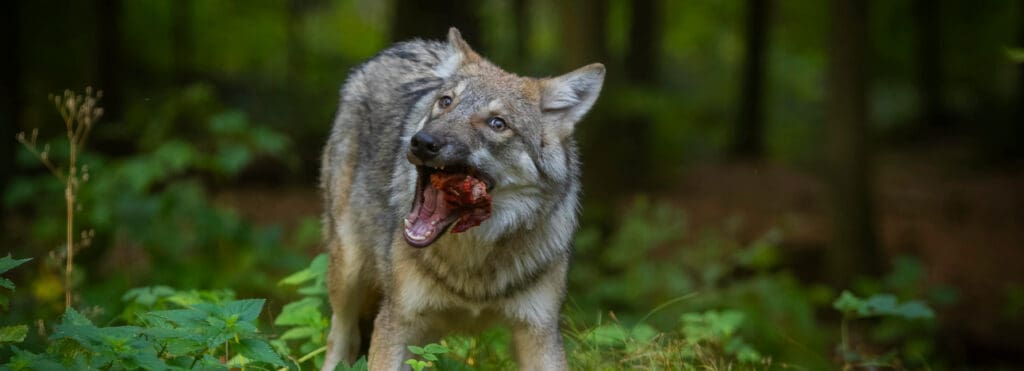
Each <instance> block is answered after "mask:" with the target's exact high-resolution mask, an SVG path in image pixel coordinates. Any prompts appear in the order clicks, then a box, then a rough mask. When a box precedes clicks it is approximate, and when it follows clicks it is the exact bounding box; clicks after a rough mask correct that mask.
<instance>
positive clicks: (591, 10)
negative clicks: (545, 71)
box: [558, 0, 608, 71]
mask: <svg viewBox="0 0 1024 371" xmlns="http://www.w3.org/2000/svg"><path fill="white" fill-rule="evenodd" d="M558 6H559V9H558V11H559V13H560V14H561V15H562V17H561V19H560V21H561V30H562V46H563V51H564V53H563V54H562V69H563V70H564V71H570V70H573V69H576V68H579V67H582V66H585V65H587V64H590V63H595V62H605V59H606V58H605V57H606V55H607V53H606V51H605V47H604V41H605V36H606V34H607V27H608V1H607V0H590V1H588V0H566V1H560V2H558Z"/></svg>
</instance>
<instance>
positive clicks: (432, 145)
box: [409, 131, 445, 161]
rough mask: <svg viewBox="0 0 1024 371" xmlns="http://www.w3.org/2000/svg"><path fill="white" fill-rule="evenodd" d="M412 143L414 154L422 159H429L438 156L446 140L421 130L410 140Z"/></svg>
mask: <svg viewBox="0 0 1024 371" xmlns="http://www.w3.org/2000/svg"><path fill="white" fill-rule="evenodd" d="M409 144H411V145H412V148H411V150H412V154H413V155H416V157H419V159H420V160H423V161H428V160H431V159H433V158H434V157H437V154H438V153H439V152H441V148H444V145H445V143H444V140H443V139H441V138H438V137H435V136H433V135H430V134H427V133H424V132H422V131H421V132H419V133H416V135H413V136H412V140H410V141H409Z"/></svg>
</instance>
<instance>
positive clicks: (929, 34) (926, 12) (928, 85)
mask: <svg viewBox="0 0 1024 371" xmlns="http://www.w3.org/2000/svg"><path fill="white" fill-rule="evenodd" d="M940 6H941V2H940V1H929V0H914V1H913V14H914V32H915V36H916V38H917V40H916V41H917V42H916V43H915V44H916V47H915V50H914V52H915V56H916V59H917V68H916V70H917V76H916V77H917V90H918V97H919V98H920V99H921V110H920V112H921V114H920V120H921V121H922V122H921V123H922V124H923V125H921V127H932V128H936V127H944V126H947V125H948V124H949V122H948V120H947V117H946V114H945V106H944V104H943V101H942V92H943V83H942V81H943V73H942V40H941V35H942V34H941V32H942V28H941V20H940Z"/></svg>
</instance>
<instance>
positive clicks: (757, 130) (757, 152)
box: [732, 0, 771, 158]
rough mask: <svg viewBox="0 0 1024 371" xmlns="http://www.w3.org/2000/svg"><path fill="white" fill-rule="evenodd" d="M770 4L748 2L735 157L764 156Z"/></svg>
mask: <svg viewBox="0 0 1024 371" xmlns="http://www.w3.org/2000/svg"><path fill="white" fill-rule="evenodd" d="M768 2H769V0H747V19H746V23H747V25H746V30H745V31H746V33H747V34H746V46H747V48H746V57H745V60H744V61H743V82H742V84H743V85H742V86H741V87H740V111H739V116H737V118H736V119H737V121H736V131H735V133H734V134H733V143H732V152H733V155H735V156H737V157H743V158H760V157H761V156H763V155H764V88H763V87H764V81H765V70H766V68H767V62H766V59H765V50H766V49H767V47H768V45H767V44H768V22H769V17H770V10H769V7H770V6H771V4H769V3H768Z"/></svg>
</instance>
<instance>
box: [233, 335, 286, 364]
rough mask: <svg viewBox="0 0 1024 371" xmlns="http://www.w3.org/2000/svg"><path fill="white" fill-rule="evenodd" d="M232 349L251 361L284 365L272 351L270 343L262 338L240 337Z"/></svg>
mask: <svg viewBox="0 0 1024 371" xmlns="http://www.w3.org/2000/svg"><path fill="white" fill-rule="evenodd" d="M234 349H235V351H236V352H238V354H241V355H243V356H245V358H248V359H251V360H253V361H258V362H264V363H269V364H272V365H275V366H284V361H282V360H281V357H280V356H278V354H277V352H274V349H273V348H271V347H270V344H268V343H267V342H266V341H264V340H262V339H242V340H241V341H240V342H238V344H235V345H234Z"/></svg>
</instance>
